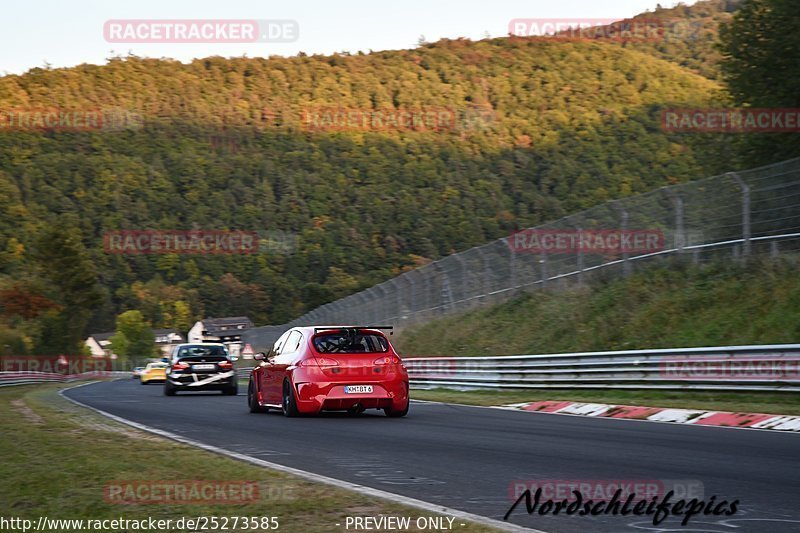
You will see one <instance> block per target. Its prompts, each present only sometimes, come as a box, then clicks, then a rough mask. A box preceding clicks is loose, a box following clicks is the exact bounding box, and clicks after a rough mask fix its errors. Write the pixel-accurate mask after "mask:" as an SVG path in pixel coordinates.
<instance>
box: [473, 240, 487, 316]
mask: <svg viewBox="0 0 800 533" xmlns="http://www.w3.org/2000/svg"><path fill="white" fill-rule="evenodd" d="M475 250H476V251H477V252H478V255H479V256H480V258H481V264H482V265H483V275H482V276H481V293H482V294H481V298H480V302H481V305H483V304H485V303H486V299H487V297H488V296H489V274H490V270H489V261H488V260H487V259H486V252H485V251H484V250H483V246H479V247H478V248H475Z"/></svg>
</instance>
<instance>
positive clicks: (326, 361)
mask: <svg viewBox="0 0 800 533" xmlns="http://www.w3.org/2000/svg"><path fill="white" fill-rule="evenodd" d="M314 359H316V360H317V365H318V366H322V367H325V366H339V361H337V360H336V359H331V358H329V357H315V358H314Z"/></svg>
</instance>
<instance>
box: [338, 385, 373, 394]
mask: <svg viewBox="0 0 800 533" xmlns="http://www.w3.org/2000/svg"><path fill="white" fill-rule="evenodd" d="M344 392H345V394H369V393H370V392H372V385H347V386H345V388H344Z"/></svg>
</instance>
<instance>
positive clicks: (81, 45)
mask: <svg viewBox="0 0 800 533" xmlns="http://www.w3.org/2000/svg"><path fill="white" fill-rule="evenodd" d="M694 1H695V0H687V1H686V2H684V3H686V4H693V3H694ZM658 3H659V2H658V1H656V0H401V1H393V2H390V1H380V0H285V1H275V0H224V1H210V0H134V1H130V0H127V1H120V0H67V1H64V0H44V1H36V0H28V1H25V2H13V3H12V2H8V3H7V4H6V5H5V6H4V11H5V15H4V17H3V19H4V24H3V31H2V32H0V73H2V74H19V73H22V72H24V71H26V70H28V69H30V68H33V67H41V66H44V65H45V63H49V64H50V65H52V66H53V67H65V66H74V65H77V64H80V63H94V64H103V63H104V62H105V60H106V58H108V57H112V56H115V55H123V56H124V55H127V54H128V53H133V54H135V55H138V56H145V57H170V58H175V59H180V60H181V61H189V60H191V59H192V58H196V57H207V56H212V55H219V56H224V57H231V56H242V55H247V56H249V57H256V56H270V55H282V56H292V55H295V54H297V53H298V52H301V51H302V52H306V53H308V54H312V53H322V54H328V53H332V52H336V51H349V52H356V51H359V50H361V51H365V52H366V51H369V50H376V51H377V50H394V49H400V48H412V47H414V46H416V44H417V41H418V40H419V38H420V36H424V37H425V40H427V41H436V40H438V39H440V38H442V37H449V38H456V37H468V38H471V39H480V38H483V37H485V36H486V35H487V34H488V35H490V36H492V37H498V36H505V35H507V34H508V23H509V21H510V20H511V19H517V18H547V19H560V18H565V19H567V18H572V19H592V18H597V19H609V18H614V19H620V18H625V17H630V16H633V15H635V14H638V13H641V12H643V11H645V10H647V9H651V10H652V9H654V8H655V7H656V5H657V4H658ZM676 3H677V2H675V1H672V0H662V1H661V2H660V4H661V5H662V6H664V7H670V6H673V5H675V4H676ZM120 19H122V20H126V19H139V20H142V19H146V20H152V19H173V20H174V19H214V20H216V19H250V20H292V21H296V23H297V25H298V28H299V36H297V38H296V40H294V41H292V42H259V43H246V44H241V43H203V44H187V43H166V44H165V43H159V44H155V43H147V44H131V43H111V42H108V41H107V40H106V39H105V37H104V33H103V28H104V24H105V23H106V21H109V20H120Z"/></svg>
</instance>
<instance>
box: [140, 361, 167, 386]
mask: <svg viewBox="0 0 800 533" xmlns="http://www.w3.org/2000/svg"><path fill="white" fill-rule="evenodd" d="M167 366H169V365H167V364H166V363H147V366H146V367H144V370H142V372H141V374H139V381H140V382H141V383H142V385H147V384H148V383H150V382H151V381H157V382H163V381H164V380H165V379H167V378H166V376H167Z"/></svg>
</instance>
